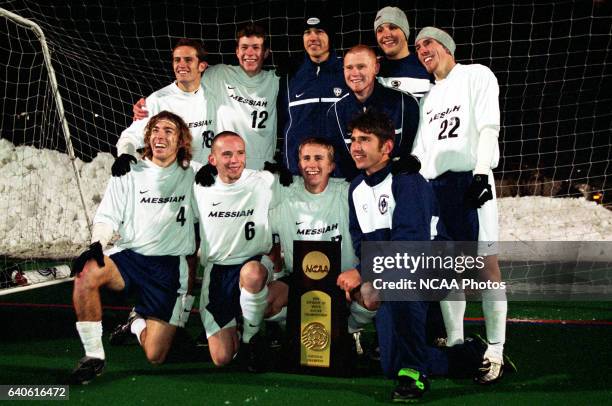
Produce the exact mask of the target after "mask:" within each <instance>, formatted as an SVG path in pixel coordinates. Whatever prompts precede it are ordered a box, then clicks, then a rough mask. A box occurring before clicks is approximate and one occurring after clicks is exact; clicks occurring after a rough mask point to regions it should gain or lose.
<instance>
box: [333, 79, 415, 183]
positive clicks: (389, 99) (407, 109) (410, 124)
mask: <svg viewBox="0 0 612 406" xmlns="http://www.w3.org/2000/svg"><path fill="white" fill-rule="evenodd" d="M370 109H374V110H377V111H382V112H384V113H386V114H387V116H389V118H390V119H391V122H392V123H393V127H394V128H395V146H394V147H393V151H392V152H391V156H392V157H397V156H399V157H402V156H408V155H409V154H410V152H411V151H412V143H413V141H414V138H415V136H416V132H417V129H418V127H419V104H418V103H417V101H416V99H415V98H414V97H413V96H411V95H409V94H406V93H402V92H400V91H397V90H393V89H389V88H386V87H385V86H383V85H381V84H380V83H378V82H375V85H374V91H373V92H372V94H371V95H370V97H368V98H367V100H365V102H364V103H362V102H360V101H359V100H357V97H355V94H354V93H353V92H349V93H348V94H346V95H345V96H344V97H342V98H341V99H340V100H338V101H337V102H336V103H334V104H332V105H331V107H330V108H329V110H328V111H327V130H326V133H325V134H326V136H327V137H329V139H330V141H331V143H332V144H333V145H334V148H335V149H336V170H335V171H334V176H336V177H344V178H353V177H354V176H356V175H357V173H358V171H357V168H356V167H355V163H354V162H353V158H351V153H350V140H351V135H350V134H349V132H348V123H349V121H351V120H352V119H353V118H354V117H356V116H357V115H358V114H359V113H362V112H364V111H366V110H370Z"/></svg>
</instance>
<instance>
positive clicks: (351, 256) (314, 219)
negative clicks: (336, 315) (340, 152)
mask: <svg viewBox="0 0 612 406" xmlns="http://www.w3.org/2000/svg"><path fill="white" fill-rule="evenodd" d="M298 158H299V169H300V174H301V178H297V177H296V179H295V180H294V182H293V184H292V185H291V186H289V187H288V188H284V189H282V191H281V201H280V203H279V204H278V206H276V207H275V208H274V209H273V210H271V211H270V225H271V227H272V231H273V233H274V234H277V235H278V236H279V239H280V245H281V247H282V249H283V252H284V260H285V269H284V274H285V276H284V277H282V278H280V279H279V280H277V281H274V282H271V283H270V285H269V290H270V294H269V297H268V302H269V303H270V306H269V307H268V309H267V310H266V317H273V316H274V315H277V314H279V313H280V311H281V310H282V308H283V307H284V306H286V305H287V301H288V290H289V286H288V283H289V281H290V279H289V278H288V275H289V274H291V273H292V271H293V241H296V240H297V241H338V242H339V243H340V244H341V255H342V257H341V271H344V270H347V269H353V268H354V267H355V266H356V264H357V263H358V259H357V257H356V256H355V252H354V250H353V244H352V241H351V239H350V238H349V236H350V232H349V222H348V186H349V184H348V183H347V182H345V181H344V180H341V179H335V178H331V179H330V177H331V174H332V172H333V171H334V167H335V163H334V147H333V146H332V145H331V144H330V143H329V142H328V141H326V140H325V139H324V138H314V137H313V138H307V139H305V140H304V141H302V143H301V144H300V146H299V148H298ZM339 280H341V279H340V278H339ZM280 283H282V284H283V285H279V284H280ZM347 297H348V296H347ZM348 298H349V300H351V308H350V309H351V315H350V317H349V333H350V334H352V335H353V338H354V340H355V345H356V350H357V352H358V353H362V351H363V350H362V348H361V342H360V333H361V330H362V329H363V327H364V326H365V325H366V324H368V323H370V322H371V321H372V319H373V318H374V316H375V315H376V311H375V309H376V306H377V303H367V306H369V307H364V303H363V300H361V299H360V300H357V301H353V300H352V298H350V297H348ZM361 298H363V295H361Z"/></svg>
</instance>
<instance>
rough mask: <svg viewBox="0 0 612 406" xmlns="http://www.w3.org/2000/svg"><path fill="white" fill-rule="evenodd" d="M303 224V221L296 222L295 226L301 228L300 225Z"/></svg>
mask: <svg viewBox="0 0 612 406" xmlns="http://www.w3.org/2000/svg"><path fill="white" fill-rule="evenodd" d="M302 223H303V221H296V222H295V225H296V226H299V225H300V224H302Z"/></svg>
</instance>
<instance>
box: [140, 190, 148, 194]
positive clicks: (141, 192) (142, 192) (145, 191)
mask: <svg viewBox="0 0 612 406" xmlns="http://www.w3.org/2000/svg"><path fill="white" fill-rule="evenodd" d="M139 192H140V194H141V195H144V194H145V193H147V192H148V190H144V191H142V190H139Z"/></svg>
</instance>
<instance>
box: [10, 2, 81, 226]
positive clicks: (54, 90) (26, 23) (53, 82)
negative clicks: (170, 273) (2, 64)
mask: <svg viewBox="0 0 612 406" xmlns="http://www.w3.org/2000/svg"><path fill="white" fill-rule="evenodd" d="M0 17H4V18H6V19H9V20H12V21H13V22H14V23H15V24H19V25H21V26H23V27H25V28H27V29H30V30H32V32H34V34H35V35H36V37H37V38H38V40H39V41H40V48H41V52H42V54H43V58H44V61H45V67H46V69H47V74H48V78H49V86H51V96H52V98H53V101H54V102H55V106H56V108H57V115H58V118H59V120H60V123H61V129H62V133H63V134H64V140H65V142H66V148H67V150H68V151H67V153H68V156H69V157H70V161H71V163H72V168H73V171H74V177H75V180H76V183H77V188H78V189H79V196H80V198H81V204H82V205H83V212H84V214H85V219H86V220H87V224H88V228H89V227H90V226H89V224H90V222H89V216H88V214H87V206H86V205H85V200H84V199H83V193H82V191H81V176H80V175H79V171H78V170H77V167H76V165H75V163H74V161H75V159H76V156H75V154H74V149H73V147H72V139H71V137H70V128H69V127H68V122H67V121H66V115H65V112H64V104H63V102H62V96H61V95H60V92H59V88H58V85H57V78H56V77H55V70H54V69H53V63H52V62H51V55H50V54H49V47H48V46H47V40H46V39H45V33H44V32H43V31H42V29H41V28H40V26H39V25H38V24H36V23H35V22H33V21H30V20H28V19H26V18H23V17H21V16H19V15H18V14H15V13H12V12H10V11H8V10H6V9H3V8H0Z"/></svg>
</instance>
